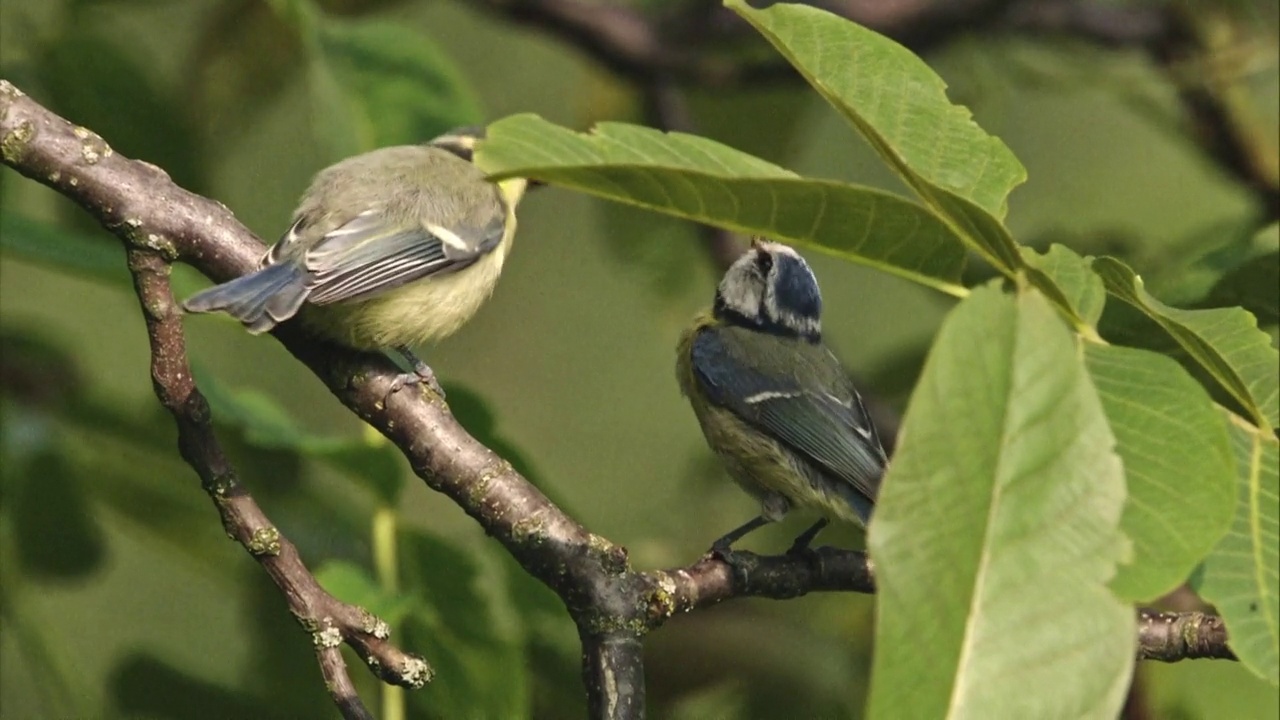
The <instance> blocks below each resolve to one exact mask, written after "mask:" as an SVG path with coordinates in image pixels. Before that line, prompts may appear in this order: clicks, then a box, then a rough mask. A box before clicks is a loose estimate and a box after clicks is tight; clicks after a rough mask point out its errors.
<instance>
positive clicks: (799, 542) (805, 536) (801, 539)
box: [787, 518, 831, 555]
mask: <svg viewBox="0 0 1280 720" xmlns="http://www.w3.org/2000/svg"><path fill="white" fill-rule="evenodd" d="M830 522H831V521H830V520H828V519H827V518H822V519H821V520H819V521H818V522H816V523H814V524H813V525H810V526H809V529H808V530H805V531H804V532H802V533H800V535H799V536H798V537H796V540H795V542H793V543H791V549H790V550H787V554H788V555H795V554H797V553H802V552H804V551H805V550H808V549H809V543H811V542H813V539H814V538H816V537H818V533H820V532H822V529H823V528H825V527H826V526H827V525H828V524H829V523H830Z"/></svg>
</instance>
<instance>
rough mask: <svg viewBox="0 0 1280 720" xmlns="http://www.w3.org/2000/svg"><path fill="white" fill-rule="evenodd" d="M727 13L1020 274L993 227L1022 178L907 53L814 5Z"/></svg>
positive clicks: (994, 257) (981, 247)
mask: <svg viewBox="0 0 1280 720" xmlns="http://www.w3.org/2000/svg"><path fill="white" fill-rule="evenodd" d="M725 5H726V6H727V7H729V8H730V9H731V10H733V11H734V12H736V13H738V14H739V15H741V16H742V17H743V18H745V19H746V20H747V22H749V23H751V24H752V25H753V26H754V27H755V28H756V30H758V31H760V33H761V34H762V35H764V36H765V38H766V39H768V40H769V42H771V43H773V46H774V47H775V48H776V49H777V50H778V51H779V52H780V53H782V55H783V56H784V57H785V58H787V60H788V61H790V62H791V64H792V65H794V66H795V67H796V69H797V70H799V71H800V74H801V75H803V76H804V78H805V79H806V80H808V81H809V84H810V85H812V86H813V87H814V89H816V90H817V91H818V92H819V93H820V94H821V95H822V96H823V97H824V98H825V99H826V100H827V102H829V103H831V104H832V106H834V107H835V108H836V110H838V111H839V112H840V113H841V114H842V115H844V116H845V118H846V119H847V120H848V121H849V122H850V123H851V124H852V125H853V127H854V128H855V129H856V130H857V131H858V133H859V134H861V135H862V136H863V137H864V138H866V140H867V141H868V142H869V143H870V144H871V147H872V148H874V149H875V151H876V152H877V153H879V154H880V156H881V158H883V159H884V161H885V163H886V164H887V165H888V166H889V167H890V168H892V169H893V170H894V171H895V172H897V173H898V175H899V176H900V177H902V179H903V180H904V181H905V182H906V184H907V185H908V186H909V187H910V188H911V189H912V190H914V191H915V192H916V193H917V194H919V195H920V197H921V198H922V199H923V200H924V201H925V202H926V204H928V205H929V206H930V207H932V208H934V209H935V210H936V211H937V212H938V213H939V214H941V215H942V216H943V217H945V218H947V220H948V224H949V225H950V226H951V227H952V228H953V229H954V230H956V231H957V232H958V233H959V234H960V236H961V237H962V238H964V239H965V240H966V241H967V242H969V244H970V245H971V246H972V247H973V248H974V249H975V250H976V251H978V252H980V253H981V254H983V255H984V256H985V257H986V258H987V259H988V260H990V261H991V262H992V263H993V264H994V265H996V266H997V267H999V268H1001V269H1003V270H1005V271H1006V272H1010V271H1012V270H1014V269H1016V268H1018V267H1020V266H1021V264H1022V260H1021V258H1020V257H1019V255H1018V252H1017V249H1016V244H1015V243H1014V242H1013V239H1012V238H1011V237H1010V236H1009V233H1008V231H1007V230H1005V229H1004V226H1003V225H1002V224H1001V223H1000V219H1001V218H1003V217H1004V215H1005V212H1006V209H1007V199H1008V196H1009V193H1010V191H1012V190H1013V188H1014V187H1015V186H1017V185H1018V184H1020V183H1022V182H1023V181H1024V180H1025V179H1026V170H1025V169H1024V168H1023V167H1022V164H1021V163H1019V162H1018V159H1017V158H1016V157H1014V155H1013V153H1012V152H1010V150H1009V148H1008V147H1006V146H1005V144H1004V143H1002V142H1000V140H999V139H998V138H995V137H992V136H990V135H988V134H986V133H985V132H984V131H983V130H982V128H980V127H978V125H977V124H976V123H975V122H973V118H972V117H971V115H970V113H969V111H968V109H966V108H964V107H961V106H958V105H953V104H952V103H951V102H950V101H949V100H948V99H947V97H946V92H945V90H946V84H945V83H944V82H943V81H942V78H940V77H938V75H937V73H935V72H934V71H933V70H932V69H930V68H929V66H928V65H926V64H925V62H924V61H923V60H921V59H920V58H919V57H918V56H916V55H915V54H914V53H912V52H911V51H910V50H908V49H906V48H904V47H902V46H901V45H899V44H898V43H896V42H894V41H893V40H890V39H889V38H887V37H884V36H883V35H880V34H878V33H876V32H873V31H871V30H868V29H866V28H864V27H861V26H859V25H858V24H857V23H854V22H852V21H850V20H847V19H845V18H841V17H838V16H836V15H834V14H832V13H829V12H827V11H825V10H819V9H817V8H814V7H810V6H806V5H799V4H789V3H779V4H776V5H773V6H771V7H769V8H766V9H764V10H755V9H752V8H751V7H750V6H748V5H747V4H746V3H745V2H744V1H743V0H725Z"/></svg>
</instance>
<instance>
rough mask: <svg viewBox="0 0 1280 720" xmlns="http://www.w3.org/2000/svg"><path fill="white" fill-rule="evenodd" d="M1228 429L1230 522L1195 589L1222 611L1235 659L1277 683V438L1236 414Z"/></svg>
mask: <svg viewBox="0 0 1280 720" xmlns="http://www.w3.org/2000/svg"><path fill="white" fill-rule="evenodd" d="M1229 430H1230V435H1231V445H1232V449H1233V450H1234V451H1235V462H1236V510H1235V521H1234V522H1233V523H1232V526H1231V531H1230V532H1228V533H1227V535H1226V536H1225V537H1224V538H1223V539H1222V542H1220V543H1218V546H1217V547H1216V548H1214V550H1213V552H1212V553H1210V555H1209V557H1207V558H1206V559H1205V561H1204V571H1203V575H1202V577H1201V578H1200V582H1199V583H1198V587H1197V590H1198V591H1199V592H1200V594H1201V595H1202V596H1203V597H1204V598H1205V599H1206V600H1208V601H1209V602H1211V603H1213V604H1214V605H1216V606H1217V608H1218V612H1220V613H1221V614H1222V618H1223V620H1225V621H1226V623H1227V633H1228V634H1229V635H1230V638H1231V649H1232V650H1234V651H1235V653H1236V655H1237V656H1238V657H1239V658H1240V662H1241V663H1243V664H1244V665H1245V667H1247V668H1249V669H1250V670H1252V671H1253V672H1254V673H1256V674H1257V675H1258V676H1259V677H1262V678H1263V679H1265V680H1266V681H1267V682H1270V683H1271V684H1272V685H1280V548H1278V547H1277V546H1278V544H1280V441H1278V440H1277V439H1276V436H1275V435H1274V434H1273V433H1271V432H1270V431H1267V430H1259V429H1258V428H1255V427H1252V426H1250V425H1248V424H1247V423H1244V422H1242V421H1240V420H1239V419H1238V418H1235V417H1232V418H1231V419H1230V424H1229Z"/></svg>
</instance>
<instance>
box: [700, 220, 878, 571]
mask: <svg viewBox="0 0 1280 720" xmlns="http://www.w3.org/2000/svg"><path fill="white" fill-rule="evenodd" d="M821 311H822V297H821V295H820V293H819V291H818V281H817V279H816V278H815V277H814V275H813V271H812V270H810V269H809V264H808V263H806V262H805V261H804V258H802V257H800V256H799V255H798V254H797V253H796V251H795V250H792V249H791V248H789V247H787V246H786V245H779V244H776V243H768V242H762V241H760V240H756V241H755V242H753V243H752V245H751V249H750V250H748V251H747V252H746V253H745V254H744V255H743V256H742V257H741V258H739V259H738V260H737V261H736V262H734V264H733V266H732V267H730V268H729V271H728V272H727V273H726V274H725V276H724V279H723V280H722V281H721V282H720V286H719V288H718V289H717V290H716V299H715V305H714V306H713V308H712V310H711V312H710V313H703V314H702V315H700V316H698V318H697V319H696V320H695V321H694V324H693V327H691V328H689V329H688V330H686V331H685V332H684V334H683V335H682V336H681V338H680V345H679V349H678V360H677V364H676V375H677V378H678V380H679V382H680V389H681V392H683V394H684V395H685V396H686V397H688V398H689V403H690V404H691V405H692V406H693V411H694V413H695V414H696V415H697V417H698V423H699V424H700V425H701V426H702V432H703V434H704V435H705V436H706V438H707V442H708V444H709V445H710V446H711V449H712V450H714V451H715V453H716V454H717V455H719V456H720V459H721V460H722V461H723V462H724V464H725V467H726V468H727V469H728V471H729V475H730V477H732V478H733V479H734V481H736V482H737V483H738V485H740V486H741V487H742V488H743V489H744V490H746V491H747V492H748V493H750V494H751V495H753V496H754V497H756V498H757V499H758V500H759V501H760V505H761V508H762V509H761V513H760V516H759V517H757V518H755V519H754V520H751V521H750V522H748V523H746V524H745V525H743V526H741V527H739V528H737V529H735V530H733V531H732V532H730V533H728V534H727V535H725V536H724V537H722V538H720V539H719V540H716V541H715V543H713V544H712V546H711V547H712V550H713V552H716V553H717V554H720V555H722V556H727V554H728V553H729V546H730V545H732V544H733V543H734V542H736V541H737V540H738V539H740V538H741V537H742V536H744V535H746V534H747V533H749V532H751V531H752V530H755V529H757V528H759V527H761V526H763V525H765V524H767V523H770V522H775V521H777V520H780V519H781V518H782V517H783V516H784V515H785V514H786V513H787V511H788V510H790V509H791V508H792V507H793V506H795V507H801V508H805V509H809V510H813V511H817V512H818V513H819V514H820V515H821V516H822V519H820V520H819V521H818V522H817V523H815V524H814V525H813V526H812V527H810V528H809V529H808V530H806V531H805V532H804V534H802V535H801V536H800V537H798V538H796V542H795V545H793V546H792V551H799V550H803V549H804V548H806V547H808V545H809V543H810V542H811V541H812V540H813V538H814V537H815V536H817V534H818V532H819V531H821V530H822V528H823V527H825V526H826V525H827V523H828V522H829V519H830V518H833V517H834V518H839V519H842V520H847V521H851V522H855V523H858V524H860V525H864V526H865V525H866V524H867V522H868V520H869V519H870V517H871V508H872V505H873V504H874V503H875V499H876V494H877V492H878V490H879V488H880V478H881V476H882V475H883V474H884V468H885V463H886V459H885V453H884V449H883V448H882V447H881V445H880V437H879V435H878V434H877V433H876V429H875V426H874V425H872V423H871V419H870V417H869V416H868V415H867V411H866V408H864V407H863V405H862V399H861V398H860V397H859V396H858V392H857V391H856V390H855V389H854V387H853V384H852V383H851V382H850V381H849V378H848V376H847V375H846V374H845V372H844V368H843V367H841V365H840V362H839V361H838V360H836V358H835V356H834V355H832V354H831V351H830V350H828V349H827V348H826V346H824V345H823V344H822V330H821V322H820V315H821Z"/></svg>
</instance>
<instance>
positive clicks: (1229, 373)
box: [1093, 258, 1280, 430]
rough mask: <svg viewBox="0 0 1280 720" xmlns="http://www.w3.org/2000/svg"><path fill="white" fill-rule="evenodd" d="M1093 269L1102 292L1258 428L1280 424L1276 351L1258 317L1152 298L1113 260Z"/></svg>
mask: <svg viewBox="0 0 1280 720" xmlns="http://www.w3.org/2000/svg"><path fill="white" fill-rule="evenodd" d="M1093 267H1094V270H1096V271H1097V272H1098V274H1099V275H1101V276H1102V280H1103V282H1105V283H1106V285H1107V292H1109V293H1111V295H1113V296H1114V297H1117V298H1119V299H1121V300H1123V301H1125V302H1126V303H1129V304H1130V305H1132V306H1133V307H1135V308H1137V309H1138V310H1140V311H1141V312H1142V313H1143V314H1145V315H1146V316H1147V317H1149V318H1150V319H1151V320H1153V321H1155V322H1156V323H1157V324H1159V325H1160V327H1161V328H1163V330H1164V331H1165V332H1166V333H1168V335H1169V337H1171V338H1172V339H1173V340H1174V341H1175V342H1176V343H1177V344H1178V345H1179V346H1181V348H1182V349H1183V350H1184V351H1185V352H1186V353H1187V354H1188V355H1189V356H1190V357H1191V358H1192V360H1193V361H1194V362H1196V363H1197V364H1199V365H1200V366H1201V367H1202V368H1203V369H1204V370H1205V371H1206V372H1207V373H1208V374H1209V375H1210V376H1212V377H1213V379H1214V381H1215V382H1216V383H1218V385H1219V386H1220V387H1221V388H1222V389H1223V390H1224V391H1225V392H1227V393H1228V394H1229V395H1230V396H1231V397H1232V398H1233V399H1235V401H1236V402H1238V403H1240V405H1241V407H1243V408H1244V409H1245V411H1246V412H1247V413H1248V414H1249V416H1250V417H1251V418H1252V419H1253V421H1254V422H1255V423H1256V424H1257V425H1258V426H1259V427H1262V428H1266V429H1268V430H1274V429H1275V428H1276V426H1277V424H1280V375H1278V374H1277V373H1276V367H1277V366H1280V354H1278V353H1277V352H1276V348H1275V347H1274V346H1272V344H1271V339H1270V338H1269V337H1267V335H1266V333H1263V332H1261V331H1260V330H1258V324H1257V321H1256V320H1255V319H1254V317H1253V316H1252V315H1250V314H1249V313H1247V312H1245V311H1244V310H1241V309H1240V308H1217V309H1212V310H1180V309H1178V308H1174V307H1169V306H1168V305H1165V304H1164V303H1162V302H1160V301H1159V300H1157V299H1156V298H1154V297H1152V296H1151V294H1150V293H1148V292H1147V291H1146V290H1145V289H1144V288H1143V284H1142V278H1140V277H1138V275H1137V273H1135V272H1133V270H1131V269H1129V267H1128V266H1126V265H1125V264H1124V263H1122V262H1120V261H1119V260H1116V259H1114V258H1098V259H1097V260H1095V261H1094V262H1093Z"/></svg>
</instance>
